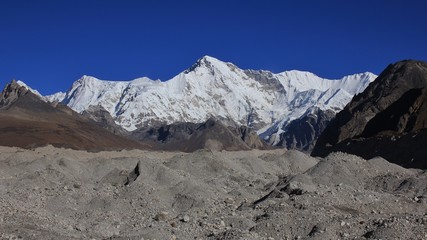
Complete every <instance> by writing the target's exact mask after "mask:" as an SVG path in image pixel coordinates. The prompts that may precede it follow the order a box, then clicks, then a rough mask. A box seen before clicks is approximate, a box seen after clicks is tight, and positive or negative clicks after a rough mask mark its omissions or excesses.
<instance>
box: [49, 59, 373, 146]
mask: <svg viewBox="0 0 427 240" xmlns="http://www.w3.org/2000/svg"><path fill="white" fill-rule="evenodd" d="M375 77H376V76H375V75H374V74H371V73H362V74H355V75H350V76H346V77H344V78H342V79H338V80H330V79H324V78H320V77H318V76H316V75H314V74H312V73H309V72H302V71H286V72H282V73H278V74H275V73H272V72H269V71H261V70H242V69H240V68H238V67H237V66H235V65H234V64H232V63H227V62H222V61H220V60H218V59H215V58H212V57H209V56H205V57H203V58H201V59H199V60H198V61H197V62H196V63H195V64H193V65H192V66H191V67H190V68H188V69H187V70H185V71H183V72H182V73H180V74H178V75H177V76H175V77H173V78H172V79H170V80H168V81H164V82H162V81H160V80H157V81H153V80H150V79H148V78H139V79H135V80H133V81H103V80H99V79H96V78H94V77H89V76H84V77H82V78H81V79H79V80H78V81H76V82H75V83H74V84H73V86H72V87H71V88H70V89H69V90H68V91H67V92H66V94H65V95H64V94H63V93H58V94H56V95H52V96H47V97H46V99H48V100H49V101H60V102H62V103H63V104H66V105H67V106H69V107H71V108H72V109H74V110H75V111H77V112H83V111H85V110H86V109H87V108H88V107H90V106H93V105H95V106H98V105H99V106H102V107H103V108H104V109H105V110H107V111H108V112H109V113H110V115H111V116H112V118H113V119H114V121H115V122H116V123H117V124H118V125H120V126H122V127H123V128H125V129H126V130H128V131H133V130H135V129H138V128H147V127H149V126H156V125H159V124H162V125H165V124H173V123H176V122H193V123H202V122H205V121H206V120H207V119H209V118H210V117H215V118H217V119H220V120H222V121H228V122H235V123H237V124H239V125H241V126H247V127H249V128H251V129H254V130H255V131H257V133H258V134H261V135H262V136H263V137H265V136H266V135H269V136H268V137H271V135H277V136H274V139H277V140H276V141H275V142H272V144H273V145H275V144H278V143H279V141H280V137H279V135H278V134H280V132H281V130H280V129H283V128H285V127H286V125H287V124H288V123H290V122H291V121H292V120H295V119H297V118H299V117H301V116H302V115H303V114H304V113H305V112H306V111H307V109H309V108H310V107H313V106H315V107H319V108H320V109H323V110H326V109H330V110H332V111H334V112H336V111H338V110H341V109H342V108H343V107H344V106H345V104H346V103H347V102H348V101H350V99H351V97H352V96H353V95H354V94H356V93H358V92H360V91H362V90H363V89H364V88H365V87H366V86H367V85H368V84H369V83H370V82H371V81H373V80H374V79H375Z"/></svg>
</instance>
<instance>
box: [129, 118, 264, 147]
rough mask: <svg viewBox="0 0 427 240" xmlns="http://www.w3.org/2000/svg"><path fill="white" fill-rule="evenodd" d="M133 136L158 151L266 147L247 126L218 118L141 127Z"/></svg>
mask: <svg viewBox="0 0 427 240" xmlns="http://www.w3.org/2000/svg"><path fill="white" fill-rule="evenodd" d="M132 136H133V137H134V138H135V139H138V140H139V141H142V142H144V143H146V144H149V145H151V146H154V147H155V148H157V149H159V150H169V151H171V150H177V151H184V152H193V151H196V150H199V149H210V150H217V151H220V150H230V151H236V150H250V149H254V148H257V149H266V148H268V146H267V145H266V143H264V142H263V141H262V140H261V139H260V138H259V137H258V135H257V134H256V133H255V132H253V131H251V130H250V129H249V128H246V127H238V126H234V127H231V126H227V125H225V124H223V123H222V122H221V121H219V120H218V119H215V118H210V119H208V120H207V121H206V122H203V123H174V124H169V125H163V126H157V127H149V128H146V129H138V130H136V131H134V132H132Z"/></svg>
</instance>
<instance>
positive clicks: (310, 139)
mask: <svg viewBox="0 0 427 240" xmlns="http://www.w3.org/2000/svg"><path fill="white" fill-rule="evenodd" d="M334 116H335V112H333V111H332V110H322V109H320V108H312V109H309V110H308V111H307V112H306V113H305V114H304V115H303V116H301V117H300V118H298V119H295V120H293V121H291V122H290V123H289V124H288V125H287V126H286V128H285V129H282V133H280V135H279V136H280V140H279V142H278V144H277V145H276V146H284V147H286V148H288V149H298V150H300V151H303V152H311V150H312V149H313V147H314V144H315V143H316V140H317V138H318V137H319V135H320V134H321V133H322V132H323V130H324V129H325V128H326V126H327V125H328V124H329V122H330V121H331V120H332V119H333V118H334Z"/></svg>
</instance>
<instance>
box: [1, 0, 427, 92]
mask: <svg viewBox="0 0 427 240" xmlns="http://www.w3.org/2000/svg"><path fill="white" fill-rule="evenodd" d="M426 9H427V1H424V0H406V1H392V0H390V1H386V0H354V1H353V0H350V1H342V0H340V1H335V0H330V1H320V0H311V1H309V0H298V1H296V0H289V1H287V0H227V1H223V0H212V1H203V0H198V1H186V0H179V1H178V0H170V1H165V0H146V1H144V0H141V1H137V0H135V1H133V0H51V1H48V0H37V1H34V0H25V1H24V0H0V85H1V86H0V87H1V88H2V87H3V86H4V85H5V84H6V83H7V82H9V81H10V80H11V79H19V80H22V81H24V82H26V83H27V84H28V85H30V86H31V87H33V88H35V89H37V90H39V91H40V92H41V93H42V94H51V93H54V92H57V91H65V90H67V89H68V88H69V87H70V86H71V84H72V83H73V82H74V81H75V80H77V79H78V78H80V77H81V76H82V75H91V76H95V77H97V78H100V79H107V80H131V79H134V78H137V77H142V76H147V77H149V78H152V79H161V80H168V79H170V78H171V77H173V76H174V75H176V74H178V73H179V72H181V71H183V70H185V69H186V68H188V67H190V66H191V65H192V64H193V63H194V62H195V61H196V60H197V59H198V58H200V57H202V56H204V55H210V56H213V57H216V58H218V59H220V60H223V61H229V62H233V63H234V64H236V65H237V66H239V67H240V68H243V69H247V68H250V69H265V70H271V71H273V72H281V71H285V70H292V69H297V70H307V71H311V72H313V73H315V74H317V75H319V76H321V77H326V78H340V77H342V76H344V75H348V74H353V73H358V72H365V71H371V72H374V73H376V74H378V73H380V72H381V70H383V69H384V68H385V67H386V66H387V65H388V64H389V63H392V62H396V61H398V60H402V59H418V60H424V61H427V14H426Z"/></svg>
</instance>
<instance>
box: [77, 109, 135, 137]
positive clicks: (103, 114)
mask: <svg viewBox="0 0 427 240" xmlns="http://www.w3.org/2000/svg"><path fill="white" fill-rule="evenodd" d="M82 115H83V116H84V117H87V118H89V119H91V120H93V121H94V122H96V123H97V124H98V125H100V126H101V127H103V128H104V129H107V130H108V131H110V132H112V133H114V134H117V135H121V136H128V135H129V133H128V132H127V131H126V130H125V129H123V128H122V127H121V126H119V125H117V124H116V122H114V119H113V117H111V115H110V113H109V112H108V111H107V110H105V109H104V108H103V107H102V106H99V105H98V106H90V107H88V108H87V109H86V110H84V111H83V112H82Z"/></svg>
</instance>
